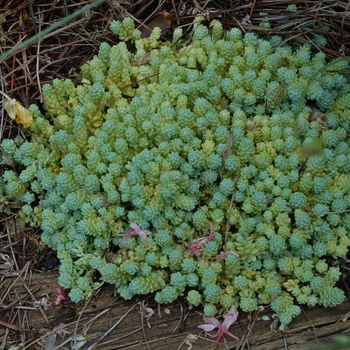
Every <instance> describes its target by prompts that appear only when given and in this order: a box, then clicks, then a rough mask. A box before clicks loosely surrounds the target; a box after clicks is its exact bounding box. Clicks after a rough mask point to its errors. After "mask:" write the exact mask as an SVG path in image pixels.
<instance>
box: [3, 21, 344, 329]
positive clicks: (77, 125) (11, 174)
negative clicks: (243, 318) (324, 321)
mask: <svg viewBox="0 0 350 350" xmlns="http://www.w3.org/2000/svg"><path fill="white" fill-rule="evenodd" d="M111 30H112V31H113V32H114V33H115V34H117V35H118V36H119V37H120V38H121V39H122V40H123V41H122V42H120V43H119V44H118V45H115V46H109V45H108V44H107V43H102V44H101V47H100V50H99V53H98V55H97V56H95V57H94V58H93V59H92V60H91V61H90V62H88V63H86V64H85V65H83V66H82V67H81V72H82V79H81V83H79V84H77V85H74V84H73V82H72V81H71V80H68V79H67V80H58V79H55V80H54V81H53V83H52V85H45V86H44V87H43V94H44V99H45V102H46V106H47V108H48V110H47V111H46V112H45V113H43V112H42V111H40V109H39V108H38V107H37V106H36V105H32V106H31V107H30V111H31V113H32V114H33V117H34V123H33V124H32V125H31V127H30V141H28V140H24V139H14V140H10V139H5V140H3V141H2V143H1V151H2V164H5V165H6V166H7V170H6V171H5V173H4V175H3V181H2V191H3V193H4V197H3V199H2V201H3V202H4V201H7V203H8V202H10V201H20V202H23V206H22V208H21V210H20V217H21V218H22V219H23V220H24V221H26V222H27V223H29V224H30V225H32V226H35V227H40V228H41V230H42V240H43V242H45V243H46V244H47V245H48V246H49V247H51V248H53V249H55V250H56V251H57V254H58V257H59V258H60V262H61V264H60V268H59V270H60V277H59V283H60V285H61V286H62V287H64V288H66V289H69V290H70V292H69V297H70V298H71V300H72V301H74V302H79V301H81V300H84V299H86V298H88V297H89V296H90V295H91V293H92V292H93V290H95V289H96V288H98V287H99V286H100V284H101V283H102V282H103V281H105V282H108V283H112V284H114V285H116V287H117V290H118V292H119V293H120V295H121V296H122V297H123V298H125V299H130V298H132V297H133V296H134V295H143V294H148V293H152V292H156V294H155V300H156V301H157V302H158V303H170V302H172V301H174V300H176V298H177V297H178V296H181V295H183V296H185V297H186V298H187V300H188V302H189V303H190V304H192V305H194V306H199V305H203V306H204V314H205V316H206V317H213V316H215V315H217V314H223V313H226V312H227V311H228V310H230V309H231V310H232V307H234V308H240V309H241V310H243V311H247V312H249V311H253V310H256V309H257V308H258V306H259V305H271V308H272V309H273V310H274V311H275V312H276V313H277V315H278V316H279V318H280V321H281V324H282V327H283V326H284V325H286V324H288V323H290V322H291V321H292V319H293V318H294V317H295V316H296V315H298V314H299V313H300V307H299V306H298V305H299V304H306V305H311V306H313V305H316V304H321V305H323V306H325V307H330V306H335V305H337V304H340V303H341V302H342V301H343V300H344V298H345V296H344V293H343V291H342V290H340V289H339V288H337V287H336V282H337V281H338V280H339V276H340V270H339V267H336V266H330V264H329V263H328V262H329V260H327V257H332V258H341V257H345V256H346V254H347V252H348V247H349V245H350V235H349V229H350V213H349V212H348V211H349V210H348V209H349V207H350V148H349V146H350V142H349V137H348V134H349V129H350V81H349V76H348V75H346V74H344V71H345V70H346V69H348V62H347V60H346V59H338V60H335V61H332V62H329V63H327V62H326V59H325V55H324V54H323V53H321V52H318V53H316V54H313V53H312V52H311V50H310V46H307V45H305V46H299V47H296V48H294V49H292V48H291V47H288V46H283V45H281V38H280V37H276V36H274V37H271V38H270V40H265V39H262V38H259V37H258V36H257V35H255V34H254V33H247V34H245V35H243V34H242V33H241V32H240V31H239V30H238V29H237V28H233V29H231V30H230V31H227V32H225V31H224V30H223V28H222V25H221V24H220V22H218V21H212V22H211V25H210V27H209V28H208V27H206V26H204V25H202V24H200V19H199V18H197V20H196V21H195V23H194V30H193V35H192V37H191V41H190V42H186V40H184V39H183V34H182V31H181V29H176V30H175V31H174V34H173V41H171V42H162V41H160V40H159V37H160V30H159V29H158V28H155V29H154V30H153V32H152V34H151V35H150V37H148V38H144V39H142V38H141V34H140V31H138V30H136V29H135V26H134V23H133V21H132V20H131V19H129V18H126V19H125V20H124V21H123V22H118V21H114V22H113V23H112V25H111ZM126 42H128V44H126ZM14 168H15V169H16V171H15V170H14Z"/></svg>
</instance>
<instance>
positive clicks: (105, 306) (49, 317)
mask: <svg viewBox="0 0 350 350" xmlns="http://www.w3.org/2000/svg"><path fill="white" fill-rule="evenodd" d="M57 277H58V272H57V271H47V272H42V273H40V272H36V273H34V274H33V275H32V276H30V277H28V276H27V278H26V280H25V282H26V285H27V287H28V288H29V290H30V291H31V293H32V296H30V294H29V293H28V291H27V289H26V288H25V284H24V283H21V281H20V279H17V281H14V279H15V277H13V278H8V279H6V280H5V282H4V284H3V287H2V288H1V296H2V297H3V295H4V294H5V291H6V298H7V299H6V303H4V299H3V300H2V305H3V306H4V305H6V304H7V305H9V304H10V302H12V304H13V305H12V307H11V308H8V310H7V313H4V309H3V310H2V311H3V313H2V322H6V318H4V315H5V316H6V315H7V314H8V313H9V311H10V309H11V311H12V315H15V314H16V313H18V315H20V312H22V316H18V317H17V318H16V317H13V319H12V321H13V322H12V325H14V326H15V327H19V329H18V330H17V332H22V333H23V330H22V329H23V328H26V329H30V330H35V332H34V333H29V332H27V333H26V337H25V338H26V339H27V341H26V342H25V347H24V348H25V349H41V348H42V347H41V346H39V345H40V344H44V341H45V339H46V340H47V339H48V338H47V336H45V335H47V334H49V333H50V330H51V331H52V329H53V328H54V327H55V326H57V325H59V324H60V323H63V324H65V325H66V326H64V327H63V329H64V330H66V331H67V332H69V334H65V335H64V336H60V335H56V336H53V335H51V340H52V339H54V338H55V346H58V349H65V348H66V349H74V344H73V342H72V341H68V342H67V343H66V344H63V345H60V344H62V343H64V341H65V340H67V339H69V338H70V339H72V336H73V335H74V334H77V335H78V336H77V339H78V340H79V339H84V340H83V341H82V342H79V341H78V342H77V345H78V347H79V346H80V345H82V344H83V343H84V345H82V346H81V347H80V349H89V346H92V345H93V344H94V343H96V342H99V343H98V345H97V344H96V346H95V347H93V348H94V349H124V350H125V349H130V350H137V349H138V350H142V349H152V350H153V349H157V350H170V349H171V350H177V349H178V350H180V349H182V350H187V349H190V345H189V344H190V340H192V341H193V343H192V350H195V349H201V350H209V349H252V350H270V349H271V350H278V349H288V350H310V349H316V348H318V347H320V346H325V345H327V344H332V343H333V342H334V338H335V336H336V335H338V334H341V333H345V334H346V332H347V331H348V330H349V329H350V320H347V319H346V317H345V315H346V314H347V313H348V312H349V311H350V310H349V302H348V301H346V302H344V303H343V304H342V305H340V306H338V307H336V308H328V309H325V308H320V307H316V308H312V309H311V308H310V309H309V308H303V312H302V314H301V315H299V316H298V317H296V318H295V319H294V321H293V322H292V323H291V324H290V325H289V326H288V328H287V329H286V331H285V332H284V333H281V332H280V331H279V330H278V327H277V329H273V327H272V326H273V317H272V315H273V312H272V311H271V310H270V309H269V308H266V309H265V310H263V311H261V312H259V313H252V314H246V313H240V315H239V319H238V321H237V323H236V324H234V325H233V326H232V327H231V328H230V332H232V333H233V334H235V335H237V336H238V337H240V338H241V342H238V341H236V340H234V339H231V338H228V337H225V339H224V340H221V342H220V343H219V344H214V343H213V342H212V339H211V338H204V334H203V333H202V334H200V329H198V328H197V326H198V325H199V324H201V323H203V320H202V315H201V314H200V312H199V310H194V309H193V310H190V311H187V310H186V303H185V302H183V303H182V304H181V303H180V302H175V303H173V304H171V305H166V306H164V305H161V306H160V308H159V313H158V307H157V304H155V302H154V301H153V300H152V298H151V297H145V298H138V299H137V298H135V299H133V300H131V301H124V300H122V299H121V298H119V297H118V295H116V294H115V289H114V287H113V286H110V285H107V286H104V287H102V289H101V290H100V291H99V292H98V293H97V294H96V296H94V297H93V298H92V299H91V300H90V301H89V303H82V304H81V305H76V304H72V303H69V302H66V303H64V306H63V308H62V306H54V305H53V304H54V301H55V288H56V287H57ZM13 282H15V283H13ZM45 294H47V296H48V297H49V299H48V300H49V302H51V304H52V305H51V306H50V307H48V308H47V309H45V308H44V307H40V308H41V311H40V310H39V309H38V308H37V307H36V308H33V306H35V305H34V304H33V303H34V302H35V301H39V302H40V300H41V299H42V298H43V297H45ZM9 298H12V299H11V300H9ZM16 300H17V302H16ZM142 301H144V303H145V304H146V305H147V306H149V307H151V308H153V309H154V311H155V314H154V315H153V316H151V317H150V319H149V324H150V326H151V328H149V327H148V326H147V321H146V319H145V317H144V316H145V312H144V315H143V317H142V316H141V304H142ZM28 308H32V309H28ZM166 309H168V310H166ZM166 311H167V313H166ZM72 312H75V314H76V315H75V316H71V317H67V318H64V317H62V315H64V314H67V313H68V314H69V313H72ZM127 312H129V313H128V314H127V315H126V316H125V314H126V313H127ZM101 313H103V314H101ZM99 314H101V315H100V316H99V317H98V318H97V317H96V316H97V315H99ZM159 316H161V318H160V317H159ZM263 316H267V317H268V318H269V320H263V318H262V317H263ZM123 317H124V318H123ZM344 317H345V319H344V320H343V321H342V319H343V318H344ZM264 318H266V317H264ZM20 319H21V320H22V324H21V323H20V322H19V320H20ZM45 319H46V320H45ZM47 321H48V322H49V323H47ZM142 326H143V328H142ZM0 327H1V328H2V329H4V328H6V327H5V326H4V325H1V326H0ZM75 329H76V333H74V331H75ZM12 331H13V330H12ZM39 332H41V333H39ZM107 332H108V334H106V333H107ZM2 333H3V332H2ZM82 335H83V338H82ZM196 336H199V337H198V338H197V337H196ZM28 339H30V341H29V340H28ZM145 339H147V344H146V342H145ZM49 340H50V339H49ZM85 340H86V342H85ZM186 341H187V343H188V344H187V343H186ZM31 342H32V345H30V343H31ZM47 346H49V345H47ZM5 349H6V347H5ZM21 349H22V348H21ZM49 349H50V350H51V349H54V347H50V348H49Z"/></svg>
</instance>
